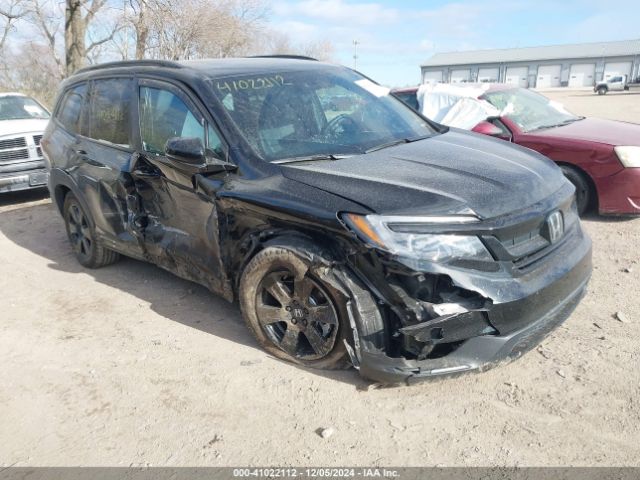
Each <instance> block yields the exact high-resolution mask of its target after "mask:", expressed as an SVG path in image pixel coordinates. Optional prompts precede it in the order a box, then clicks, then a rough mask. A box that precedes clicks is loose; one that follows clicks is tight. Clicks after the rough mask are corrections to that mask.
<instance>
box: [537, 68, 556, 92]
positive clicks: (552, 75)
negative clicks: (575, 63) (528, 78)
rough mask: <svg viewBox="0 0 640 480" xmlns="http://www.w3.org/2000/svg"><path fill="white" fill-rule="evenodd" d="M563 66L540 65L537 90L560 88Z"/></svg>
mask: <svg viewBox="0 0 640 480" xmlns="http://www.w3.org/2000/svg"><path fill="white" fill-rule="evenodd" d="M561 71H562V65H540V66H539V67H538V79H537V80H536V87H537V88H548V87H559V86H560V72H561Z"/></svg>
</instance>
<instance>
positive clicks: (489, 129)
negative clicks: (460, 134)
mask: <svg viewBox="0 0 640 480" xmlns="http://www.w3.org/2000/svg"><path fill="white" fill-rule="evenodd" d="M471 131H472V132H476V133H482V134H483V135H490V136H492V137H499V136H500V135H502V134H503V133H504V132H503V131H502V129H500V128H498V127H496V126H495V125H494V124H493V123H491V122H487V121H485V120H483V121H482V122H480V123H479V124H477V125H476V126H475V127H473V128H472V129H471Z"/></svg>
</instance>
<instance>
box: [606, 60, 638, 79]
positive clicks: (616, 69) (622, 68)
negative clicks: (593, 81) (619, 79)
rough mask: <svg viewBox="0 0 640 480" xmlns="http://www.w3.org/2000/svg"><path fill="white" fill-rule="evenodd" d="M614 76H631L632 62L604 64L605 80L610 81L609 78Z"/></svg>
mask: <svg viewBox="0 0 640 480" xmlns="http://www.w3.org/2000/svg"><path fill="white" fill-rule="evenodd" d="M614 75H629V76H631V62H615V63H614V62H612V63H605V64H604V79H605V80H608V79H609V77H612V76H614Z"/></svg>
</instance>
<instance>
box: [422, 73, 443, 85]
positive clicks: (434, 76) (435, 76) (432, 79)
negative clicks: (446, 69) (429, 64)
mask: <svg viewBox="0 0 640 480" xmlns="http://www.w3.org/2000/svg"><path fill="white" fill-rule="evenodd" d="M441 82H442V70H437V71H433V72H424V76H423V77H422V83H431V84H434V83H441Z"/></svg>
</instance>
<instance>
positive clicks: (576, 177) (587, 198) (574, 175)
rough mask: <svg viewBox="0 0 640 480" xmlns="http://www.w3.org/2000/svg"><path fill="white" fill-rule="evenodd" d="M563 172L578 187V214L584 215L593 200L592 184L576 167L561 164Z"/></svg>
mask: <svg viewBox="0 0 640 480" xmlns="http://www.w3.org/2000/svg"><path fill="white" fill-rule="evenodd" d="M560 168H561V169H562V173H564V176H565V177H567V180H569V181H570V182H571V183H573V186H574V187H576V204H577V206H578V215H580V216H582V215H583V214H584V213H585V212H586V211H587V210H588V209H589V206H590V205H591V202H592V201H593V191H592V188H591V184H590V183H589V181H588V180H587V178H586V177H585V176H584V174H582V173H581V172H579V171H578V170H576V169H575V168H572V167H568V166H566V165H561V166H560Z"/></svg>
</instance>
